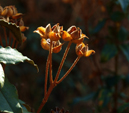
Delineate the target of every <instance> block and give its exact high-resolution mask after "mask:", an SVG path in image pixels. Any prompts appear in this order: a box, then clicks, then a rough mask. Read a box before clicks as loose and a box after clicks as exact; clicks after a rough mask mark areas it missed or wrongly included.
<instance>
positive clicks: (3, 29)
mask: <svg viewBox="0 0 129 113" xmlns="http://www.w3.org/2000/svg"><path fill="white" fill-rule="evenodd" d="M27 29H28V27H26V26H24V22H23V20H22V14H21V13H18V12H17V9H16V8H15V7H14V6H6V7H5V8H3V7H2V6H0V44H1V46H0V63H2V64H0V112H10V113H11V112H12V113H29V112H31V109H30V108H29V106H28V105H26V104H25V103H24V102H23V101H21V100H20V99H19V98H18V94H17V91H16V88H15V87H14V86H13V85H12V84H11V83H9V81H8V79H7V77H5V74H4V68H5V66H6V64H16V63H19V62H24V61H27V62H29V63H30V64H32V65H33V66H35V67H36V69H37V71H38V67H37V65H36V64H35V63H34V62H33V60H31V59H29V58H28V57H26V56H23V55H22V54H21V53H20V52H18V51H17V48H18V47H19V46H20V45H21V44H22V43H23V42H24V41H25V40H26V37H25V36H24V34H23V33H21V32H24V31H25V30H27ZM34 32H36V33H38V34H40V36H41V38H42V39H41V46H42V48H43V49H45V50H48V51H49V55H48V59H47V62H46V73H45V85H44V98H43V100H42V103H41V105H40V106H39V108H38V111H37V113H39V112H40V111H41V110H42V108H43V106H44V104H45V103H46V102H47V100H48V98H49V95H50V94H51V92H52V90H53V88H54V87H55V86H56V85H57V84H59V83H60V82H62V81H63V80H64V78H66V76H67V75H68V74H69V73H70V72H71V70H72V69H73V68H74V66H75V65H76V64H77V62H78V61H79V59H80V58H81V57H82V56H84V57H89V56H90V55H91V54H92V53H95V51H94V50H89V49H88V44H86V45H85V44H84V43H83V40H84V38H88V37H87V36H86V35H85V34H83V33H82V30H81V29H80V28H79V27H76V26H71V27H70V28H68V30H67V31H65V30H63V26H59V24H56V25H54V26H53V27H52V28H51V25H50V24H48V25H47V26H46V27H38V28H37V30H35V31H34ZM61 40H62V41H63V42H61ZM67 42H68V46H67V48H66V50H65V53H64V55H63V57H62V60H61V62H60V65H59V68H58V71H57V74H56V76H55V78H54V76H53V73H52V53H58V52H60V51H61V48H62V46H63V44H64V43H67ZM72 43H75V44H76V48H75V51H76V54H77V58H76V59H75V61H74V63H73V64H72V65H71V67H70V68H69V69H68V71H67V72H66V73H65V74H64V75H63V76H62V78H60V79H59V75H60V72H61V70H62V67H63V64H64V62H65V59H66V56H67V54H68V51H69V49H70V46H71V44H72ZM48 70H49V76H48ZM48 77H49V83H50V84H49V88H47V86H48ZM51 112H52V113H53V112H62V113H63V112H64V110H63V109H61V110H58V109H56V111H53V110H52V111H51ZM66 113H68V111H66Z"/></svg>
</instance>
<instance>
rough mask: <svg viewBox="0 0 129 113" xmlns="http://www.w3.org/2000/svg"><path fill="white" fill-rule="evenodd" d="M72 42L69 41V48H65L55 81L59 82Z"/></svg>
mask: <svg viewBox="0 0 129 113" xmlns="http://www.w3.org/2000/svg"><path fill="white" fill-rule="evenodd" d="M71 44H72V42H69V43H68V46H67V48H66V50H65V53H64V55H63V58H62V60H61V63H60V66H59V68H58V71H57V74H56V77H55V80H54V82H57V80H58V78H59V75H60V72H61V69H62V66H63V64H64V61H65V59H66V56H67V54H68V51H69V49H70V46H71Z"/></svg>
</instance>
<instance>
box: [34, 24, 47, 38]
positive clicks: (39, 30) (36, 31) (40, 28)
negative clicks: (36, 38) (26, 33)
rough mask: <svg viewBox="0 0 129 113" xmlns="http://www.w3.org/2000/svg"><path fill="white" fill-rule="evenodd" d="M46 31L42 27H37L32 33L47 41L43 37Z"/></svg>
mask: <svg viewBox="0 0 129 113" xmlns="http://www.w3.org/2000/svg"><path fill="white" fill-rule="evenodd" d="M45 31H46V29H45V28H44V27H42V26H41V27H38V28H37V30H35V31H34V33H38V34H39V35H40V36H41V37H42V38H45V39H47V37H44V35H45Z"/></svg>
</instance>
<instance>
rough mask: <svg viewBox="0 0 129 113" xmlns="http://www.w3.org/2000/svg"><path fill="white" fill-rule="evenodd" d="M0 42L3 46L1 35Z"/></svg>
mask: <svg viewBox="0 0 129 113" xmlns="http://www.w3.org/2000/svg"><path fill="white" fill-rule="evenodd" d="M0 44H1V46H3V42H2V39H1V35H0Z"/></svg>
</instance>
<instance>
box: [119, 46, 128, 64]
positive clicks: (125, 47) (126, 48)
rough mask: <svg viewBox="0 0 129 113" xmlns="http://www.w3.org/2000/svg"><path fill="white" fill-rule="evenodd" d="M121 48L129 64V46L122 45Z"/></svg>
mask: <svg viewBox="0 0 129 113" xmlns="http://www.w3.org/2000/svg"><path fill="white" fill-rule="evenodd" d="M119 47H120V49H121V51H122V52H123V54H124V55H125V57H126V59H127V60H128V62H129V44H121V45H119Z"/></svg>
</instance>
